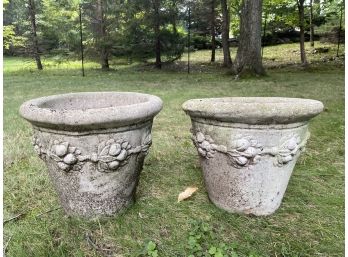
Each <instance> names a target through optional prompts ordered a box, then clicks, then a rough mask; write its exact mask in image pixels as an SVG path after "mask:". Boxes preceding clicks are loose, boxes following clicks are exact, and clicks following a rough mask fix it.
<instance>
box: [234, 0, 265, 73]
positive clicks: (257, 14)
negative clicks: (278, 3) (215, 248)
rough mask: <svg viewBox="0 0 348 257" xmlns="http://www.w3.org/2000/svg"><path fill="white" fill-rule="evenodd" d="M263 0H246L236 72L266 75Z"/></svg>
mask: <svg viewBox="0 0 348 257" xmlns="http://www.w3.org/2000/svg"><path fill="white" fill-rule="evenodd" d="M261 28H262V0H244V1H243V3H242V10H241V16H240V37H239V45H238V50H237V56H236V72H237V74H238V75H240V74H242V73H251V74H256V75H264V74H265V70H264V68H263V66H262V56H261Z"/></svg>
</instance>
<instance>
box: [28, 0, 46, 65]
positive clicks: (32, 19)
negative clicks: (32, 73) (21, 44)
mask: <svg viewBox="0 0 348 257" xmlns="http://www.w3.org/2000/svg"><path fill="white" fill-rule="evenodd" d="M28 10H29V18H30V23H31V35H32V39H33V49H32V50H33V55H34V59H35V61H36V66H37V69H38V70H42V69H43V67H42V63H41V58H40V54H39V41H38V38H37V33H36V31H37V27H36V18H35V14H36V10H35V3H34V0H28Z"/></svg>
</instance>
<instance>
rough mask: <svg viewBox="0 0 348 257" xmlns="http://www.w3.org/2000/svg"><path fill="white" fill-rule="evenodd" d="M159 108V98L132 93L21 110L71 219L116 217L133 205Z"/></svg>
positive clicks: (41, 101) (40, 103)
mask: <svg viewBox="0 0 348 257" xmlns="http://www.w3.org/2000/svg"><path fill="white" fill-rule="evenodd" d="M161 108H162V101H161V100H160V98H158V97H156V96H152V95H147V94H139V93H131V92H88V93H73V94H64V95H55V96H49V97H43V98H37V99H33V100H30V101H28V102H25V103H24V104H23V105H22V106H21V108H20V114H21V115H22V116H23V117H24V118H25V119H26V120H28V121H29V122H30V123H31V124H32V126H33V129H34V136H33V144H34V149H35V151H36V152H37V154H38V155H39V157H40V158H41V159H42V160H44V161H45V163H46V165H47V167H48V171H49V174H50V177H51V179H52V182H53V184H54V186H55V188H56V190H57V192H58V195H59V198H60V202H61V204H62V206H63V208H64V210H65V212H66V213H67V214H69V215H75V216H85V217H94V216H99V215H112V214H115V213H118V212H119V211H121V210H123V209H124V208H125V207H127V206H129V205H130V204H132V202H133V201H134V197H135V190H136V186H137V183H138V178H139V173H140V171H141V169H142V166H143V161H144V158H145V155H146V154H147V152H148V150H149V147H150V145H151V127H152V121H153V118H154V116H155V115H156V114H157V113H158V112H159V111H160V110H161Z"/></svg>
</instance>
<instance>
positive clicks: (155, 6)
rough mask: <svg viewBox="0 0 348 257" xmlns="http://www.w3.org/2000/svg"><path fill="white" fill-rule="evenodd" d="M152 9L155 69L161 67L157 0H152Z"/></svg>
mask: <svg viewBox="0 0 348 257" xmlns="http://www.w3.org/2000/svg"><path fill="white" fill-rule="evenodd" d="M154 11H155V28H154V29H155V37H156V38H155V54H156V63H155V67H156V68H157V69H161V68H162V61H161V37H160V17H159V16H160V15H159V0H154Z"/></svg>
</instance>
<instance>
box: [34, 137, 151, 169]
mask: <svg viewBox="0 0 348 257" xmlns="http://www.w3.org/2000/svg"><path fill="white" fill-rule="evenodd" d="M151 143H152V140H151V134H148V135H147V137H146V138H145V139H144V141H143V143H142V145H140V146H136V147H132V146H131V145H130V143H129V142H128V141H126V140H124V139H113V138H112V139H109V140H107V141H102V142H100V143H99V145H98V146H97V152H95V153H92V154H90V155H82V154H81V150H80V149H78V148H77V147H75V146H71V144H70V143H69V142H67V141H64V140H53V141H50V142H49V146H48V147H47V148H45V147H44V146H43V145H42V143H41V142H40V140H39V139H38V138H37V137H36V136H34V137H33V144H34V150H35V152H36V153H37V154H38V155H39V157H40V158H41V159H43V160H47V159H53V160H54V161H55V162H56V163H57V166H58V167H59V169H60V170H63V171H65V172H69V171H71V170H75V171H79V170H81V169H82V167H83V165H84V164H85V163H86V162H93V163H96V166H97V170H98V171H100V172H113V171H116V170H117V169H118V168H119V167H122V166H124V165H126V164H127V160H128V159H129V157H130V156H131V155H132V154H138V153H141V152H142V153H143V154H144V155H147V153H148V150H149V148H150V146H151Z"/></svg>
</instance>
